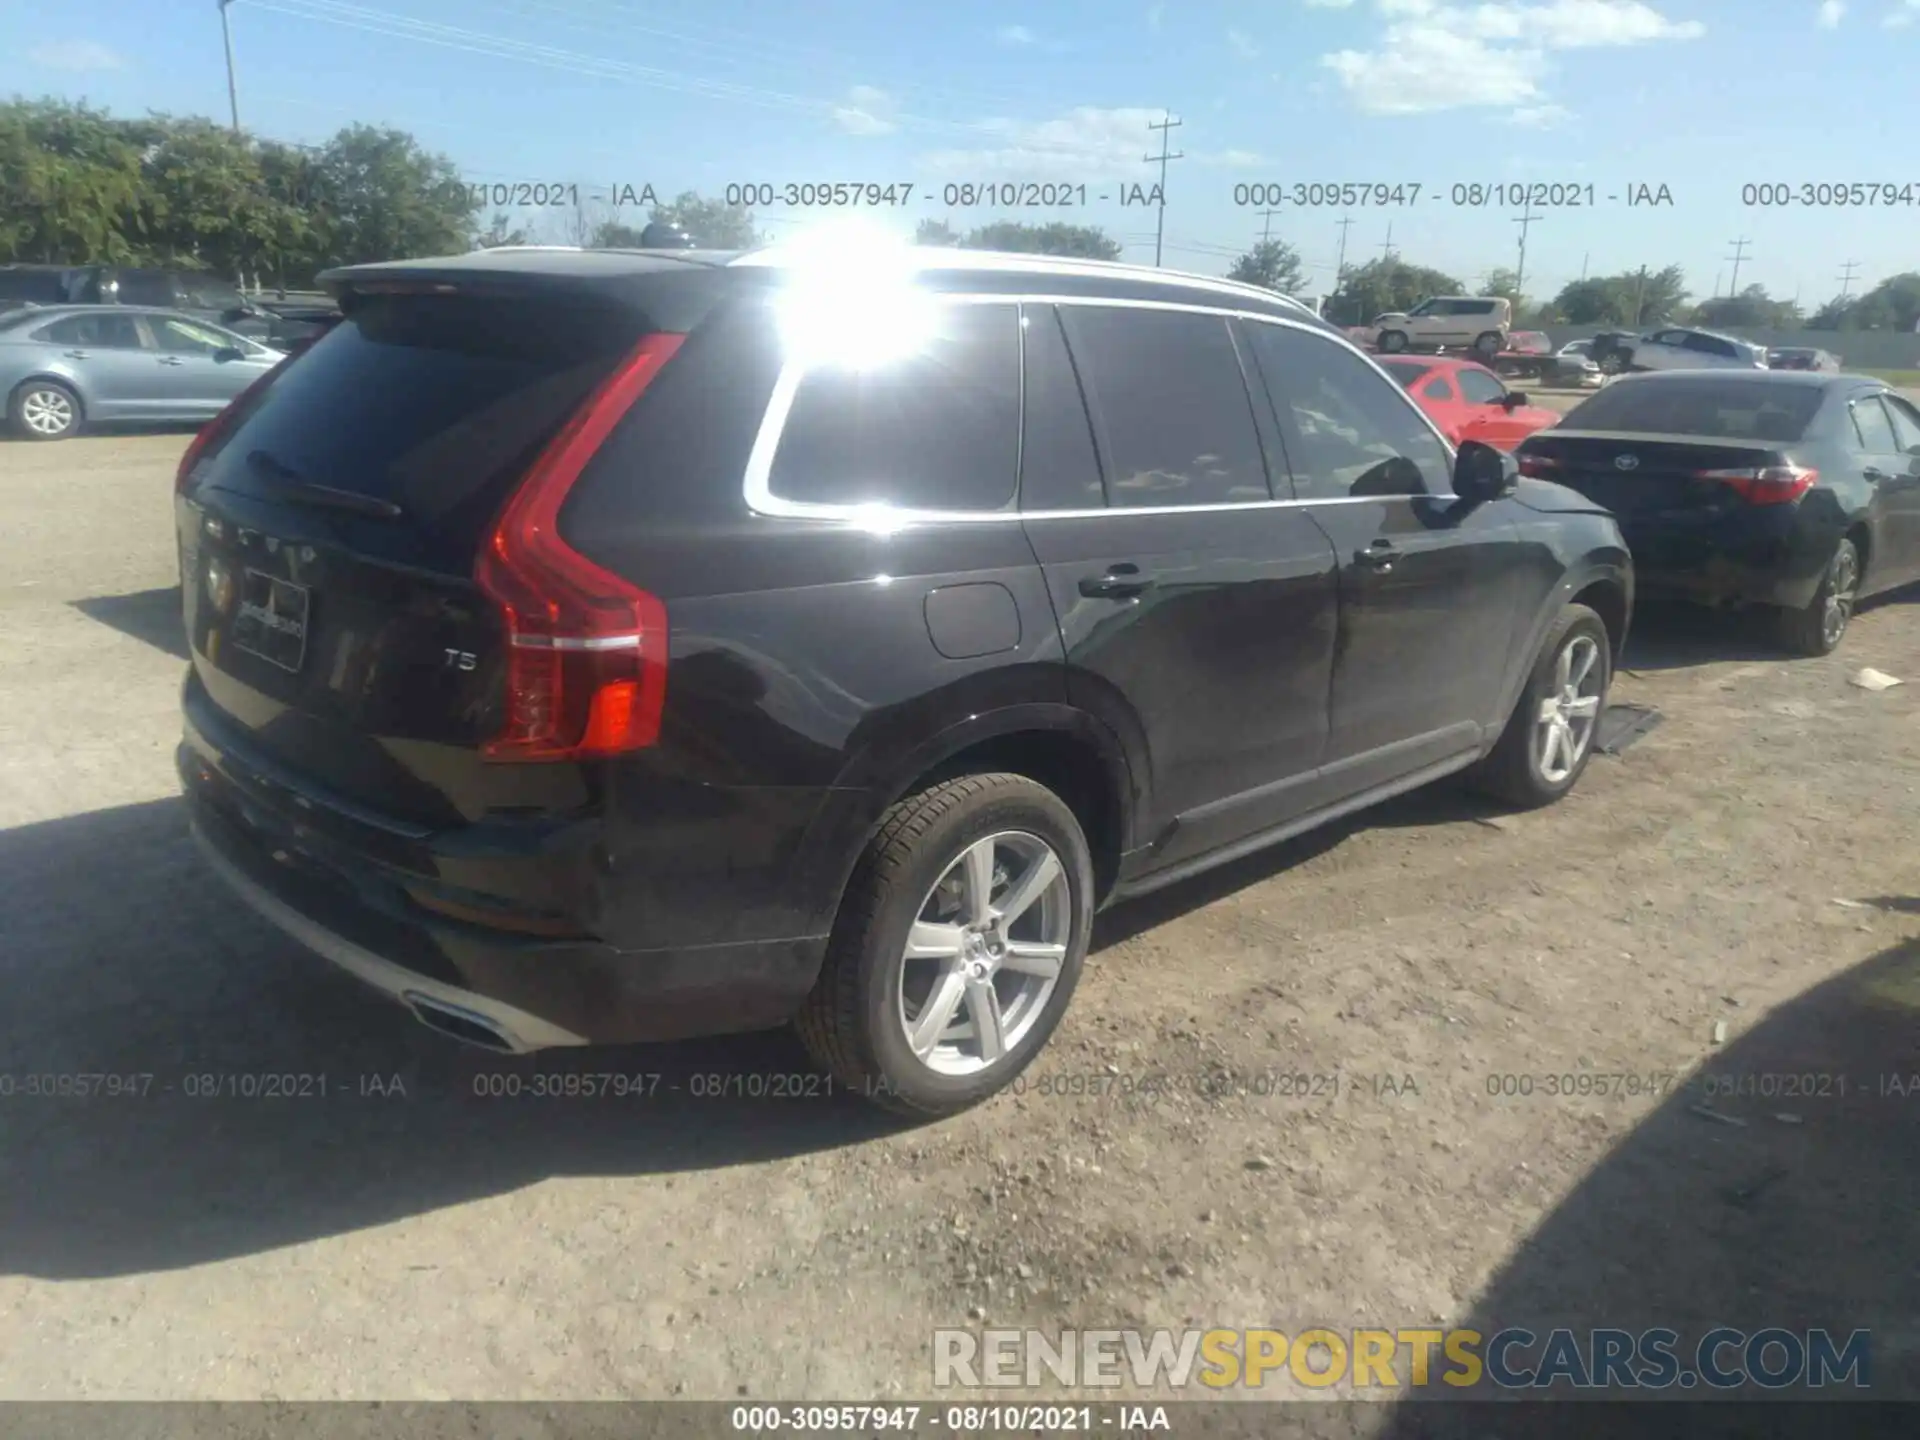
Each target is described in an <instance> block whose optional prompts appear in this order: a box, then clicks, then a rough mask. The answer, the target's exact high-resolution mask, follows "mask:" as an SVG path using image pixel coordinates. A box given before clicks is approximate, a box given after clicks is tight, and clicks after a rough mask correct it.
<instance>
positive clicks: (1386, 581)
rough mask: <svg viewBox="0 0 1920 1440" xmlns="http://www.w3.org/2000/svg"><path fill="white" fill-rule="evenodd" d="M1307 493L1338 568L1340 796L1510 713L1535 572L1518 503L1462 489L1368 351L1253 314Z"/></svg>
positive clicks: (1330, 762) (1465, 749)
mask: <svg viewBox="0 0 1920 1440" xmlns="http://www.w3.org/2000/svg"><path fill="white" fill-rule="evenodd" d="M1246 328H1247V332H1248V333H1249V335H1250V336H1251V342H1252V348H1253V353H1254V355H1255V356H1256V357H1257V358H1258V360H1259V364H1260V370H1261V373H1262V375H1263V377H1264V379H1265V381H1266V387H1267V391H1268V393H1269V395H1270V396H1271V397H1272V400H1273V405H1274V410H1275V412H1276V415H1277V417H1278V420H1279V425H1280V432H1281V437H1282V440H1283V442H1284V445H1285V449H1286V454H1287V459H1288V463H1289V467H1290V469H1291V472H1292V478H1293V486H1294V491H1295V493H1296V494H1297V495H1298V496H1299V497H1300V498H1301V499H1302V500H1303V501H1305V502H1307V503H1306V505H1305V507H1304V508H1305V509H1306V510H1307V511H1308V512H1309V513H1310V514H1312V516H1313V518H1314V519H1315V521H1316V522H1318V524H1319V525H1320V527H1321V528H1322V529H1323V530H1324V531H1325V532H1326V534H1327V535H1328V537H1329V538H1330V539H1331V540H1332V542H1333V547H1334V551H1335V553H1336V555H1337V556H1338V558H1339V565H1340V639H1339V643H1338V645H1337V647H1336V648H1335V652H1334V665H1333V688H1332V695H1331V699H1330V703H1329V711H1328V738H1327V749H1326V752H1325V755H1324V757H1323V766H1324V770H1323V776H1322V782H1321V783H1322V786H1323V788H1324V790H1325V792H1326V798H1328V799H1329V800H1332V799H1339V798H1344V797H1346V796H1349V795H1353V794H1358V793H1360V792H1363V791H1366V790H1369V789H1372V788H1373V787H1375V786H1377V785H1383V784H1388V783H1391V782H1393V781H1395V780H1400V779H1404V778H1406V777H1408V776H1411V775H1414V774H1416V773H1418V772H1420V771H1423V770H1429V769H1436V770H1437V769H1440V768H1444V767H1445V766H1447V765H1448V764H1449V763H1451V762H1454V761H1457V760H1458V759H1459V758H1460V757H1462V756H1464V755H1467V754H1470V753H1472V752H1474V751H1475V750H1477V749H1478V748H1479V747H1480V745H1481V744H1482V741H1483V739H1486V738H1490V737H1489V736H1488V735H1487V730H1488V727H1490V726H1497V725H1499V724H1500V723H1502V722H1503V721H1504V720H1505V716H1503V715H1501V714H1499V713H1498V706H1499V704H1500V698H1499V697H1500V695H1501V692H1502V690H1503V689H1504V687H1505V682H1506V679H1507V676H1508V674H1509V668H1510V664H1511V660H1510V657H1511V654H1512V646H1513V644H1514V634H1515V627H1516V623H1517V619H1518V615H1519V600H1520V592H1521V590H1522V589H1523V588H1524V587H1525V586H1526V584H1527V583H1528V582H1527V576H1528V574H1529V573H1530V567H1529V565H1528V562H1527V559H1526V555H1525V548H1524V543H1523V541H1522V538H1521V536H1520V534H1519V532H1518V530H1517V529H1516V527H1515V526H1514V524H1513V522H1512V521H1511V519H1510V518H1509V517H1508V515H1507V509H1506V505H1505V503H1503V502H1495V503H1494V504H1491V505H1470V504H1468V503H1467V502H1465V501H1462V500H1459V499H1457V498H1455V497H1454V495H1453V494H1452V488H1451V483H1452V456H1451V454H1450V453H1449V451H1448V450H1447V448H1446V446H1445V445H1443V444H1442V443H1441V441H1440V439H1439V438H1438V437H1437V436H1436V435H1435V434H1434V432H1433V428H1432V426H1431V425H1429V424H1428V423H1427V421H1426V419H1425V417H1424V416H1422V415H1421V414H1420V412H1419V411H1418V410H1416V409H1415V408H1414V407H1413V405H1412V404H1411V403H1410V402H1409V401H1408V400H1407V398H1406V396H1405V395H1404V394H1403V393H1402V392H1401V390H1400V388H1399V387H1398V386H1397V385H1395V384H1393V383H1392V382H1391V381H1389V380H1386V379H1383V378H1382V377H1381V376H1380V374H1379V373H1378V371H1377V370H1376V369H1375V367H1374V366H1372V365H1370V364H1368V363H1367V361H1366V360H1365V359H1364V358H1362V357H1361V356H1360V355H1359V354H1358V353H1357V352H1356V351H1354V350H1353V349H1351V348H1350V347H1347V346H1344V345H1341V344H1339V343H1338V342H1337V341H1335V340H1334V339H1332V338H1331V337H1329V336H1323V335H1320V334H1318V333H1316V332H1313V331H1309V330H1306V329H1304V328H1295V327H1292V326H1285V325H1276V324H1256V323H1252V322H1249V323H1248V324H1247V327H1246Z"/></svg>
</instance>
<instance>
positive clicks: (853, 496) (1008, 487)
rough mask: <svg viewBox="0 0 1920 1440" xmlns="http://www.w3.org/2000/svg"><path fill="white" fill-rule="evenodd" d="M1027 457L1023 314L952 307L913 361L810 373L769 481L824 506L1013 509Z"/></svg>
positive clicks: (1001, 308)
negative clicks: (1023, 447)
mask: <svg viewBox="0 0 1920 1440" xmlns="http://www.w3.org/2000/svg"><path fill="white" fill-rule="evenodd" d="M1019 455H1020V315H1019V310H1018V308H1017V307H1015V306H1013V305H952V306H948V307H946V308H945V310H944V311H943V312H942V316H941V320H940V324H939V327H938V333H937V334H936V335H935V336H934V338H933V339H932V340H931V341H930V342H929V343H928V344H927V346H926V347H925V348H924V349H923V350H922V351H921V352H920V353H919V354H916V355H914V356H912V357H911V358H909V359H906V360H901V361H896V362H893V363H890V364H887V365H885V366H882V367H880V368H878V369H873V370H855V369H851V368H846V367H840V366H826V367H821V368H818V369H813V370H809V371H808V372H807V373H806V374H805V375H804V376H803V377H802V378H801V380H800V384H799V388H798V389H797V390H796V391H795V393H794V397H793V405H792V408H791V409H790V410H789V412H788V415H787V421H786V425H785V427H784V428H783V429H782V430H781V432H780V448H779V449H778V450H777V451H776V452H775V453H774V457H773V465H772V469H771V471H770V472H769V476H768V488H769V489H770V490H771V491H772V492H773V493H774V494H775V495H777V496H779V497H780V498H781V499H783V500H797V501H802V502H805V503H808V504H815V505H862V504H875V505H891V506H895V507H897V508H902V509H915V510H988V511H991V510H1003V509H1005V508H1006V507H1007V506H1008V505H1009V504H1011V503H1012V501H1013V492H1014V486H1015V483H1016V481H1017V478H1018V472H1019Z"/></svg>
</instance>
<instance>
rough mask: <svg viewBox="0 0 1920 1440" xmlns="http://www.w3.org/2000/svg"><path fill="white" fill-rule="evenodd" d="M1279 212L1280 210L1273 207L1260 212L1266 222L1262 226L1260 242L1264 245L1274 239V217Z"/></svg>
mask: <svg viewBox="0 0 1920 1440" xmlns="http://www.w3.org/2000/svg"><path fill="white" fill-rule="evenodd" d="M1279 213H1280V212H1279V211H1278V210H1273V209H1267V210H1262V211H1261V212H1260V218H1261V220H1262V221H1264V222H1265V223H1264V224H1262V225H1261V227H1260V243H1261V244H1262V245H1264V244H1266V243H1267V242H1268V241H1269V240H1271V239H1273V217H1274V216H1276V215H1278V214H1279Z"/></svg>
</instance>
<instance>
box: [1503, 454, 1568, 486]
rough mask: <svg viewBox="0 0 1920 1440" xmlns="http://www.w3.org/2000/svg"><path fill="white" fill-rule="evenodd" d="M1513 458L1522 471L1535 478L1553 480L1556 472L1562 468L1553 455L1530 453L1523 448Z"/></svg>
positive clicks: (1523, 473)
mask: <svg viewBox="0 0 1920 1440" xmlns="http://www.w3.org/2000/svg"><path fill="white" fill-rule="evenodd" d="M1513 458H1514V460H1515V462H1516V463H1517V464H1518V465H1519V466H1520V473H1521V474H1522V475H1530V476H1532V477H1533V478H1534V479H1535V480H1551V479H1552V478H1553V475H1554V472H1555V471H1556V470H1558V469H1559V468H1560V462H1559V461H1558V460H1556V459H1554V458H1553V456H1551V455H1530V454H1528V453H1527V452H1526V451H1524V450H1523V451H1521V452H1520V453H1519V454H1518V455H1515V456H1514V457H1513Z"/></svg>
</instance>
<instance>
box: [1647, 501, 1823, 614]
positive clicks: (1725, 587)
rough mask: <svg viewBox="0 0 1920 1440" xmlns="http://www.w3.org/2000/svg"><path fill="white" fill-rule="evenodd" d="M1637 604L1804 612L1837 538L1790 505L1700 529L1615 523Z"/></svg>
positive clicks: (1758, 508) (1741, 513) (1758, 510)
mask: <svg viewBox="0 0 1920 1440" xmlns="http://www.w3.org/2000/svg"><path fill="white" fill-rule="evenodd" d="M1621 530H1622V533H1623V534H1624V535H1625V536H1626V540H1627V548H1628V549H1629V550H1630V551H1631V552H1632V554H1633V572H1634V579H1635V583H1636V586H1637V588H1638V593H1639V595H1640V596H1641V598H1643V599H1649V600H1659V599H1673V600H1687V601H1693V602H1696V603H1700V604H1707V605H1779V606H1785V607H1787V608H1789V609H1795V610H1797V609H1800V608H1802V607H1803V606H1805V605H1807V604H1809V603H1810V602H1811V601H1812V599H1813V595H1814V591H1816V590H1817V589H1818V588H1819V586H1820V577H1821V576H1822V575H1823V574H1824V573H1825V571H1826V567H1827V565H1828V563H1829V562H1830V561H1831V560H1832V558H1833V547H1834V543H1835V540H1836V539H1837V536H1835V535H1827V534H1825V533H1824V530H1822V529H1817V528H1815V527H1809V526H1808V525H1807V524H1806V523H1805V520H1804V517H1803V516H1802V515H1801V514H1800V513H1798V511H1797V508H1796V507H1795V506H1791V505H1779V506H1771V505H1769V506H1756V507H1754V508H1753V509H1752V510H1748V511H1739V512H1736V513H1735V514H1734V515H1732V516H1731V517H1727V518H1725V519H1721V520H1716V521H1713V522H1710V523H1708V524H1705V525H1692V524H1684V523H1679V524H1660V523H1647V522H1641V523H1638V524H1636V523H1634V522H1632V521H1631V520H1623V521H1622V522H1621Z"/></svg>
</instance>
